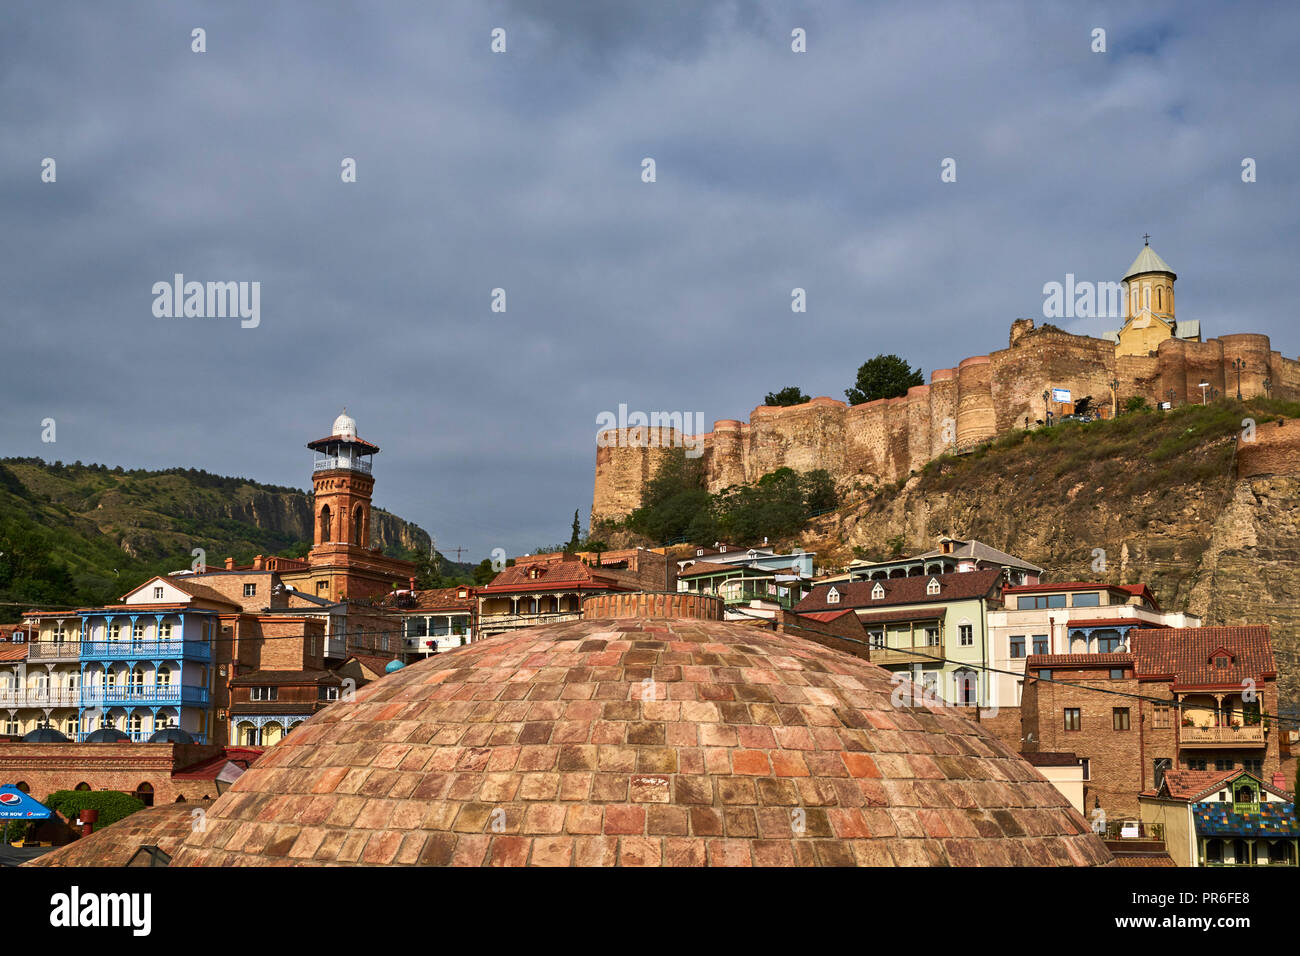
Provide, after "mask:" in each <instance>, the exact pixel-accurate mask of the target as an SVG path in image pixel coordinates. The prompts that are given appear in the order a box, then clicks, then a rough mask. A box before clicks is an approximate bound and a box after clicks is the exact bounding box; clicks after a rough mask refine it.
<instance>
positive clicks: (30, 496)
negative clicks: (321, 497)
mask: <svg viewBox="0 0 1300 956" xmlns="http://www.w3.org/2000/svg"><path fill="white" fill-rule="evenodd" d="M312 516H313V508H312V495H311V493H310V492H307V491H302V490H300V489H297V488H286V487H283V486H277V485H266V484H262V483H260V482H256V481H252V480H249V479H246V478H234V477H225V476H221V475H213V474H210V473H209V472H206V471H201V470H198V469H193V468H189V469H183V468H171V469H166V470H163V471H148V470H144V469H131V470H124V469H122V468H107V467H105V466H103V465H83V464H81V463H80V462H77V463H75V464H71V465H65V464H63V463H61V462H55V463H53V464H49V463H46V462H45V461H43V460H41V459H39V458H4V459H0V620H13V619H14V618H15V617H16V614H17V613H18V612H19V611H20V610H22V608H20V607H15V606H13V605H14V604H22V603H24V602H29V601H30V602H32V603H37V602H38V601H45V602H51V603H55V602H60V603H68V604H75V603H90V602H98V601H102V600H115V599H116V598H117V597H119V596H120V595H121V594H123V593H125V592H126V590H128V588H130V587H132V586H134V584H136V583H139V582H140V581H143V580H145V579H147V578H148V577H149V576H150V575H152V574H155V573H166V572H167V571H175V570H178V569H180V568H186V567H189V566H190V564H191V562H192V561H193V560H194V557H193V551H194V549H195V548H202V549H203V550H204V552H205V557H206V559H207V562H208V563H209V564H218V563H219V562H221V561H224V560H225V559H226V558H227V557H233V558H234V559H235V560H236V561H237V562H240V563H245V562H248V561H250V560H251V559H252V558H253V557H254V556H255V555H257V554H267V555H271V554H305V553H306V550H307V548H308V547H310V545H311V541H312ZM370 533H371V543H372V544H373V545H377V546H379V547H380V548H381V549H382V550H383V551H384V553H385V554H389V555H391V556H393V557H401V558H415V557H417V556H419V555H427V554H428V553H429V548H430V545H431V541H430V538H429V534H428V532H426V531H425V530H424V529H422V528H420V527H419V526H418V525H415V524H413V523H411V522H409V521H405V520H403V519H402V518H399V517H397V516H396V515H394V514H392V513H391V512H387V511H383V510H382V509H380V508H374V509H373V510H372V512H371V523H370ZM60 569H62V571H63V572H66V573H61V572H60ZM3 602H8V604H7V605H6V604H5V603H3ZM29 606H30V605H29Z"/></svg>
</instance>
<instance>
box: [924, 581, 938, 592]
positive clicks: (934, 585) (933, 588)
mask: <svg viewBox="0 0 1300 956" xmlns="http://www.w3.org/2000/svg"><path fill="white" fill-rule="evenodd" d="M925 593H926V594H938V593H939V581H938V579H937V578H931V579H930V583H929V584H927V585H926V586H925Z"/></svg>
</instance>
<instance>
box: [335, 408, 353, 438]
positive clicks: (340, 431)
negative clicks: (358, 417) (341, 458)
mask: <svg viewBox="0 0 1300 956" xmlns="http://www.w3.org/2000/svg"><path fill="white" fill-rule="evenodd" d="M330 434H331V435H338V436H339V437H340V438H356V437H357V423H356V421H355V420H354V419H353V418H352V416H350V415H349V414H348V410H347V408H344V409H343V414H342V415H340V416H339V417H338V418H336V419H334V430H333V431H331V432H330Z"/></svg>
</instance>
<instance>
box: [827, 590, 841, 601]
mask: <svg viewBox="0 0 1300 956" xmlns="http://www.w3.org/2000/svg"><path fill="white" fill-rule="evenodd" d="M826 603H827V604H839V603H840V592H839V591H837V590H835V589H834V588H831V589H830V590H829V591H827V592H826Z"/></svg>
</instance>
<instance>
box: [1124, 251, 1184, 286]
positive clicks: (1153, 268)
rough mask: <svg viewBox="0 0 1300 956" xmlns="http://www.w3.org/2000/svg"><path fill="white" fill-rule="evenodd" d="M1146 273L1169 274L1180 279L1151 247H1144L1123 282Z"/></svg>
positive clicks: (1125, 274)
mask: <svg viewBox="0 0 1300 956" xmlns="http://www.w3.org/2000/svg"><path fill="white" fill-rule="evenodd" d="M1144 272H1168V273H1169V274H1170V275H1171V276H1173V277H1174V278H1175V279H1177V278H1178V276H1177V275H1174V270H1173V269H1171V268H1169V263H1167V262H1165V260H1164V259H1161V258H1160V257H1159V256H1158V255H1156V251H1155V250H1154V249H1152V248H1151V247H1150V246H1143V247H1142V251H1141V252H1139V253H1138V257H1137V258H1136V259H1134V260H1133V264H1132V265H1131V266H1129V267H1128V272H1126V273H1124V278H1123V280H1121V281H1124V282H1127V281H1128V280H1129V279H1131V278H1133V276H1140V275H1142V274H1143V273H1144Z"/></svg>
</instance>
